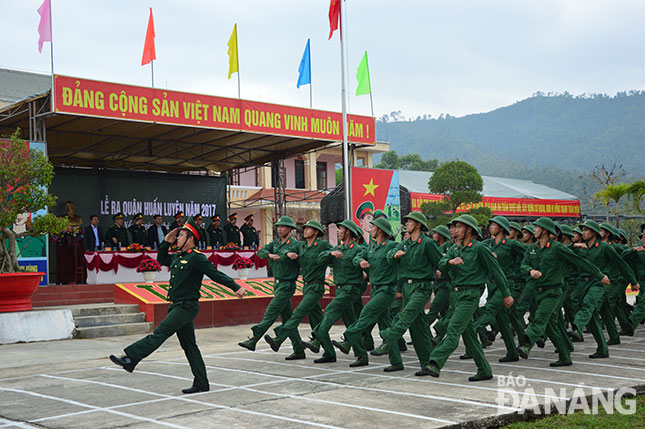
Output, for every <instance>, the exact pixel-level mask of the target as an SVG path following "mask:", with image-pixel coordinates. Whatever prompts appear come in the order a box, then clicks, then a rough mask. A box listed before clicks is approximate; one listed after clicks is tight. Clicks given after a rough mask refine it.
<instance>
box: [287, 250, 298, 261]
mask: <svg viewBox="0 0 645 429" xmlns="http://www.w3.org/2000/svg"><path fill="white" fill-rule="evenodd" d="M287 258H289V259H291V260H292V261H295V260H296V259H298V254H297V253H293V252H287Z"/></svg>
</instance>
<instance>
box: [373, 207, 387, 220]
mask: <svg viewBox="0 0 645 429" xmlns="http://www.w3.org/2000/svg"><path fill="white" fill-rule="evenodd" d="M380 217H382V218H385V219H387V214H386V213H385V212H384V211H383V210H381V209H378V210H374V219H378V218H380Z"/></svg>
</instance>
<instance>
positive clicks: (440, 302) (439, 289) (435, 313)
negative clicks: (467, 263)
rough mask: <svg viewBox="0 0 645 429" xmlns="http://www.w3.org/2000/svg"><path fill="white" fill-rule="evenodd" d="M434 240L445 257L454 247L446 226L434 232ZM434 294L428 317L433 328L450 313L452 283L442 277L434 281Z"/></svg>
mask: <svg viewBox="0 0 645 429" xmlns="http://www.w3.org/2000/svg"><path fill="white" fill-rule="evenodd" d="M432 239H433V240H434V241H435V243H437V246H439V252H440V253H441V256H442V257H443V255H445V254H446V252H447V251H448V248H449V247H450V246H451V245H452V242H451V241H450V230H449V229H448V227H447V226H445V225H439V226H437V227H436V228H434V229H433V230H432ZM433 292H434V298H432V302H431V303H430V309H429V310H428V314H427V316H426V317H427V323H428V326H431V325H432V324H433V323H434V321H435V320H437V319H438V318H439V317H443V316H445V314H446V311H448V306H449V305H450V281H449V280H448V277H447V276H441V277H439V278H438V279H437V280H435V281H434V285H433Z"/></svg>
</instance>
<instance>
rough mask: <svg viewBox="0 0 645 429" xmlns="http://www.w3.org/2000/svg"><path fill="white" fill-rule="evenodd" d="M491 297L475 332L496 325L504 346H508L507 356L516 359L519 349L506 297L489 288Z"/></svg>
mask: <svg viewBox="0 0 645 429" xmlns="http://www.w3.org/2000/svg"><path fill="white" fill-rule="evenodd" d="M489 292H491V295H489V296H488V299H487V300H486V306H485V307H484V314H483V315H482V316H481V317H480V318H479V319H477V322H476V323H475V331H479V330H482V329H486V326H488V325H490V324H491V323H495V324H496V325H497V328H498V329H499V333H500V334H502V339H503V340H504V345H505V346H506V356H508V357H516V356H517V347H516V346H515V340H514V339H513V331H511V322H510V320H509V318H508V312H507V311H506V307H505V306H504V297H503V296H502V291H501V290H499V289H498V288H496V287H491V288H489Z"/></svg>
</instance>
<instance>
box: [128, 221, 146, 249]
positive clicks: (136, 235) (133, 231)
mask: <svg viewBox="0 0 645 429" xmlns="http://www.w3.org/2000/svg"><path fill="white" fill-rule="evenodd" d="M128 231H130V236H131V237H132V243H138V244H140V245H142V246H146V245H147V244H148V235H147V234H146V229H145V228H144V227H143V225H141V226H139V225H137V224H134V225H131V226H130V228H128Z"/></svg>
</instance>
